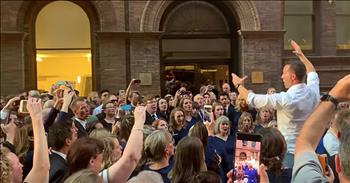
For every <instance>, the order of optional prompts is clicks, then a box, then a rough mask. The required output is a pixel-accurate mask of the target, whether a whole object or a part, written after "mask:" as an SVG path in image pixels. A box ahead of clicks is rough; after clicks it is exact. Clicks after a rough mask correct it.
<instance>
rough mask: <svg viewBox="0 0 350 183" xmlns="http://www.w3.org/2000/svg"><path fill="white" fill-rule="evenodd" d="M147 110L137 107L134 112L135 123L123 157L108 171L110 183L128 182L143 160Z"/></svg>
mask: <svg viewBox="0 0 350 183" xmlns="http://www.w3.org/2000/svg"><path fill="white" fill-rule="evenodd" d="M145 111H146V108H145V107H144V106H137V107H136V108H135V111H134V116H135V123H134V126H133V128H132V130H131V134H130V137H129V140H128V143H127V144H126V147H125V150H124V152H123V155H122V157H121V158H120V159H119V160H118V161H117V162H116V163H114V164H113V165H112V166H111V167H110V168H109V170H108V173H109V182H126V181H127V180H128V178H129V176H130V175H131V173H132V172H133V171H134V169H135V167H136V165H137V163H138V162H139V160H140V158H141V153H142V148H143V124H144V122H145V121H146V112H145Z"/></svg>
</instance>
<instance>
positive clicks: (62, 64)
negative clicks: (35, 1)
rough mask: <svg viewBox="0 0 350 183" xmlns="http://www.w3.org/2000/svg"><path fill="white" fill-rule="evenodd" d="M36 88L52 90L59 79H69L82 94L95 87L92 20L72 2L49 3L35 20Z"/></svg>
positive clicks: (84, 94) (86, 93)
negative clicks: (93, 77)
mask: <svg viewBox="0 0 350 183" xmlns="http://www.w3.org/2000/svg"><path fill="white" fill-rule="evenodd" d="M35 37H36V40H35V41H36V50H35V51H36V63H37V64H36V65H37V88H38V89H39V90H44V91H50V88H51V85H52V84H54V83H56V82H57V81H69V82H70V83H72V84H73V85H74V88H75V89H76V90H78V91H79V92H80V95H81V96H86V95H88V93H90V92H91V90H92V79H91V78H92V60H91V58H92V57H91V39H90V21H89V18H88V16H87V15H86V13H85V12H84V10H83V9H82V8H81V7H80V6H78V5H77V4H75V3H73V2H69V1H54V2H51V3H49V4H47V5H46V6H45V7H44V8H43V9H42V10H41V11H40V12H39V14H38V16H37V19H36V22H35Z"/></svg>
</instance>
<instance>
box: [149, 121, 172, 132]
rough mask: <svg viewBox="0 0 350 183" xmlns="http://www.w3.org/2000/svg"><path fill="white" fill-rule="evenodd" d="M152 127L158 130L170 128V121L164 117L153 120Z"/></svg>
mask: <svg viewBox="0 0 350 183" xmlns="http://www.w3.org/2000/svg"><path fill="white" fill-rule="evenodd" d="M152 127H153V128H154V129H156V130H168V123H167V122H166V121H165V120H164V119H157V120H155V121H153V123H152Z"/></svg>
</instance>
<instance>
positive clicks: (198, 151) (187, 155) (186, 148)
mask: <svg viewBox="0 0 350 183" xmlns="http://www.w3.org/2000/svg"><path fill="white" fill-rule="evenodd" d="M204 166H205V163H204V148H203V145H202V142H201V141H200V140H199V139H198V138H197V137H190V136H186V137H184V138H182V139H181V140H180V141H179V143H178V145H177V146H176V153H175V163H174V166H173V168H172V169H171V171H170V173H169V174H170V176H171V181H172V182H174V183H180V182H190V180H192V179H193V177H194V176H195V175H197V174H198V173H199V172H200V171H203V169H204V170H205V168H204Z"/></svg>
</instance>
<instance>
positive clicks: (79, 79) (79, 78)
mask: <svg viewBox="0 0 350 183" xmlns="http://www.w3.org/2000/svg"><path fill="white" fill-rule="evenodd" d="M80 82H81V76H77V83H78V84H80Z"/></svg>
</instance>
